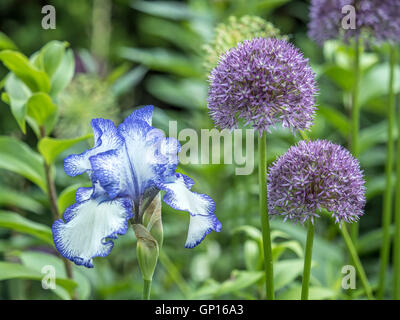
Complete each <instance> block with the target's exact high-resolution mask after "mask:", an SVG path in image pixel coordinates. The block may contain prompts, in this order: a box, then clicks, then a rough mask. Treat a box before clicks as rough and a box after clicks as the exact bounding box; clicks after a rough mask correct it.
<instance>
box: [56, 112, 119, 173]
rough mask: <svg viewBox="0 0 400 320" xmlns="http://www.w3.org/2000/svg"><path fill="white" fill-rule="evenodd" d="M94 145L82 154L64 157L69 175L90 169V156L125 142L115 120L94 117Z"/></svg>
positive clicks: (65, 168) (65, 167)
mask: <svg viewBox="0 0 400 320" xmlns="http://www.w3.org/2000/svg"><path fill="white" fill-rule="evenodd" d="M92 128H93V134H94V147H93V148H92V149H89V150H86V151H85V152H83V153H81V154H73V155H70V156H68V157H67V158H65V159H64V170H65V173H66V174H68V175H69V176H72V177H74V176H76V175H79V174H82V173H84V172H87V171H90V170H91V166H90V161H89V158H90V157H91V156H93V155H96V154H98V153H101V152H104V151H107V150H111V149H116V148H118V147H119V146H121V145H122V144H123V138H122V137H121V136H120V135H119V134H118V130H117V128H116V127H115V125H114V122H112V121H111V120H106V119H93V120H92Z"/></svg>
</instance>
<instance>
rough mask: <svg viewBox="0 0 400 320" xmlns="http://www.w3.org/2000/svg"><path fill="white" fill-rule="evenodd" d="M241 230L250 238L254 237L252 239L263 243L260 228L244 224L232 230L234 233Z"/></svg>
mask: <svg viewBox="0 0 400 320" xmlns="http://www.w3.org/2000/svg"><path fill="white" fill-rule="evenodd" d="M240 232H243V233H244V234H245V235H246V236H247V237H248V238H249V239H252V240H254V241H256V242H257V243H262V234H261V231H260V230H258V229H257V228H256V227H253V226H248V225H244V226H240V227H237V228H235V229H233V231H232V233H233V234H236V233H240Z"/></svg>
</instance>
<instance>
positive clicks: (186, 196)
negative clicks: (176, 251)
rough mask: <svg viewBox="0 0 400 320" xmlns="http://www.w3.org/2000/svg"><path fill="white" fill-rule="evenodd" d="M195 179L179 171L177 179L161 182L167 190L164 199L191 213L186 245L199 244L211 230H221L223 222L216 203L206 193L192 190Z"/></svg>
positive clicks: (175, 206)
mask: <svg viewBox="0 0 400 320" xmlns="http://www.w3.org/2000/svg"><path fill="white" fill-rule="evenodd" d="M193 184H194V183H193V180H192V179H190V178H189V177H187V176H185V175H183V174H179V173H177V174H176V175H175V179H174V180H172V181H169V182H164V183H160V184H159V188H160V189H162V190H165V191H166V192H167V193H166V194H165V196H164V198H163V200H164V202H165V203H166V204H168V205H169V206H171V207H172V208H174V209H177V210H182V211H187V212H189V213H190V223H189V231H188V236H187V239H186V243H185V247H186V248H193V247H195V246H197V245H198V244H199V243H200V242H201V241H202V240H203V239H204V237H205V236H206V235H207V234H209V233H210V232H211V231H213V230H214V231H217V232H219V231H221V222H219V221H218V219H217V217H216V216H215V214H214V211H215V203H214V201H213V200H212V199H211V198H210V197H209V196H207V195H205V194H199V193H196V192H192V191H190V188H191V187H192V186H193Z"/></svg>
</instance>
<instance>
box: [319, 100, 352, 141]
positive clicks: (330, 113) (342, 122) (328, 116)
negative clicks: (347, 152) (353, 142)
mask: <svg viewBox="0 0 400 320" xmlns="http://www.w3.org/2000/svg"><path fill="white" fill-rule="evenodd" d="M317 113H318V115H321V116H322V117H324V118H325V120H326V121H327V122H329V123H330V124H331V125H332V126H333V127H334V128H335V129H337V130H338V131H339V132H340V134H341V135H342V136H343V137H347V136H348V135H349V133H350V124H349V121H348V119H347V117H346V115H344V114H343V113H341V112H340V111H339V110H337V109H335V108H333V107H328V106H324V105H319V106H318V111H317Z"/></svg>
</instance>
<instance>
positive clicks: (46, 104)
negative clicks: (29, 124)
mask: <svg viewBox="0 0 400 320" xmlns="http://www.w3.org/2000/svg"><path fill="white" fill-rule="evenodd" d="M27 107H28V115H29V116H30V117H32V118H33V119H35V120H36V122H37V124H38V125H39V126H42V125H44V124H45V123H46V120H47V119H49V117H51V116H52V115H53V114H54V113H55V112H56V110H57V107H56V105H55V104H54V103H53V101H51V98H50V96H49V95H48V94H47V93H44V92H37V93H34V94H33V95H32V96H31V97H30V98H29V100H28V102H27Z"/></svg>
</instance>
